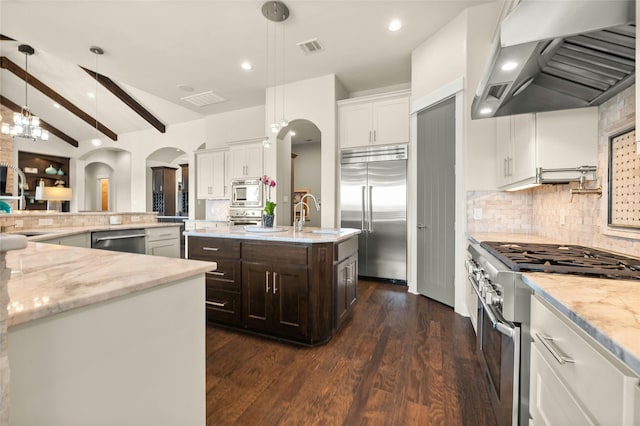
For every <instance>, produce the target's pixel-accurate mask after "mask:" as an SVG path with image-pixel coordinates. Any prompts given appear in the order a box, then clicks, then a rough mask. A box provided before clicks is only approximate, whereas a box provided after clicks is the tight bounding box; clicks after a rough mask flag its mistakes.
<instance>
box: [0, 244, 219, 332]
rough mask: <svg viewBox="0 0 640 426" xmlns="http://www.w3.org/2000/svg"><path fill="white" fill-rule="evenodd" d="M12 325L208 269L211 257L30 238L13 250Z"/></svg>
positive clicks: (10, 254)
mask: <svg viewBox="0 0 640 426" xmlns="http://www.w3.org/2000/svg"><path fill="white" fill-rule="evenodd" d="M7 267H8V268H10V269H11V270H12V273H11V279H10V280H9V297H10V302H9V308H8V311H9V317H8V326H9V328H11V327H12V326H16V325H18V324H22V323H26V322H29V321H33V320H37V319H40V318H45V317H49V316H52V315H54V314H57V313H61V312H65V311H69V310H71V309H76V308H80V307H85V306H89V305H92V304H96V303H99V302H104V301H108V300H111V299H115V298H117V297H120V296H126V295H129V294H132V293H135V292H138V291H142V290H146V289H149V288H152V287H156V286H160V285H163V284H168V283H171V282H175V281H178V280H181V279H185V278H188V277H192V276H195V275H198V274H204V273H205V272H207V271H211V270H212V269H215V265H212V263H211V262H201V261H196V260H185V259H174V258H167V257H157V256H147V255H143V254H132V253H122V252H114V251H107V250H98V249H89V248H77V247H68V246H60V245H53V244H45V243H37V242H29V243H28V245H27V248H25V249H24V250H18V251H12V252H8V253H7Z"/></svg>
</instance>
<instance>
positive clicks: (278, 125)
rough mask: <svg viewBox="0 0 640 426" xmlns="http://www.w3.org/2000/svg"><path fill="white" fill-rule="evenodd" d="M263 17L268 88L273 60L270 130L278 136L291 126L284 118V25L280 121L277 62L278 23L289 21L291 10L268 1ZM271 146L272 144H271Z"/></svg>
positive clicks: (281, 3)
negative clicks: (270, 63)
mask: <svg viewBox="0 0 640 426" xmlns="http://www.w3.org/2000/svg"><path fill="white" fill-rule="evenodd" d="M262 15H264V17H265V18H267V37H266V40H267V49H266V54H267V61H266V62H267V86H268V85H269V62H270V59H272V60H273V70H272V71H273V72H272V74H273V85H272V87H273V122H272V123H271V124H270V125H269V127H270V129H271V133H274V134H277V133H278V132H280V130H281V129H282V128H284V127H287V126H288V125H289V122H288V120H287V119H286V118H284V104H285V92H284V84H285V78H284V70H285V67H284V62H285V55H284V41H285V36H284V24H283V25H282V31H281V37H282V73H281V74H282V80H281V81H280V86H282V87H281V91H282V116H281V118H280V120H278V119H277V115H278V114H277V86H278V80H277V62H278V61H277V60H278V47H277V42H276V36H277V26H276V23H279V22H283V23H284V21H286V20H287V18H288V17H289V8H288V7H287V6H286V5H285V4H284V3H283V2H281V1H267V2H265V3H264V4H263V5H262ZM270 26H271V27H273V54H272V55H271V56H272V58H270V55H269V50H270V48H269V40H270V37H269V28H270ZM269 144H270V143H269ZM264 145H265V146H267V145H268V144H264Z"/></svg>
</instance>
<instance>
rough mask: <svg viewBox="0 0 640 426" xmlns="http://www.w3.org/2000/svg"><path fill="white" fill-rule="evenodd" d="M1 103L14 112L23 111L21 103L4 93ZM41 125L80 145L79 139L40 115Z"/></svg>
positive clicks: (65, 139)
mask: <svg viewBox="0 0 640 426" xmlns="http://www.w3.org/2000/svg"><path fill="white" fill-rule="evenodd" d="M0 104H2V105H4V106H6V107H7V108H9V109H10V110H12V111H13V112H21V111H22V107H21V106H20V105H18V104H16V103H15V102H13V101H11V100H10V99H7V98H5V97H4V96H2V95H0ZM34 115H37V114H34ZM40 127H42V128H43V129H45V130H47V131H48V132H49V133H51V134H52V135H55V136H57V137H59V138H60V139H62V140H63V141H65V142H66V143H68V144H70V145H73V146H75V147H76V148H77V147H78V141H77V140H75V139H73V138H72V137H71V136H69V135H67V134H66V133H64V132H63V131H61V130H59V129H57V128H56V127H54V126H52V125H51V124H49V123H47V122H46V121H44V120H43V119H42V117H40Z"/></svg>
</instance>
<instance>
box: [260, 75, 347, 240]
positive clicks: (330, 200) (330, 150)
mask: <svg viewBox="0 0 640 426" xmlns="http://www.w3.org/2000/svg"><path fill="white" fill-rule="evenodd" d="M282 90H283V86H277V87H275V88H274V87H271V88H268V89H267V93H266V110H265V116H264V134H266V135H268V136H269V137H270V139H271V148H268V149H265V151H264V165H265V173H266V174H268V175H270V176H272V177H274V178H275V179H276V181H277V180H278V179H279V177H278V176H277V152H276V151H277V150H276V149H274V147H275V144H276V137H275V135H273V133H271V131H270V130H269V131H268V132H267V130H268V126H269V124H270V123H271V122H272V121H273V117H274V107H277V111H278V117H277V119H280V118H281V117H279V116H280V115H282V112H281V111H282V110H283V107H282V99H283V97H284V116H285V117H286V118H287V119H288V120H289V121H292V120H295V119H305V120H309V121H311V122H312V123H314V124H315V125H316V126H317V127H318V129H320V134H321V144H322V158H321V160H320V161H321V163H322V193H321V194H320V197H321V198H322V209H321V211H320V216H321V221H322V226H325V227H334V226H335V223H336V216H337V215H336V173H337V172H336V163H337V156H336V149H337V148H336V99H335V96H336V93H337V92H339V91H340V89H339V88H338V85H337V83H336V77H335V75H334V74H329V75H326V76H323V77H317V78H312V79H309V80H303V81H298V82H295V83H289V84H287V85H285V86H284V96H283V92H282ZM274 94H276V95H277V96H276V98H275V99H277V102H278V104H277V105H276V106H274ZM276 189H277V187H276Z"/></svg>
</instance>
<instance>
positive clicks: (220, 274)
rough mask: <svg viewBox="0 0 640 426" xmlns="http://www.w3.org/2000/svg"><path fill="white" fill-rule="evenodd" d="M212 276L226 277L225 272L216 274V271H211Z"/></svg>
mask: <svg viewBox="0 0 640 426" xmlns="http://www.w3.org/2000/svg"><path fill="white" fill-rule="evenodd" d="M209 273H210V274H211V275H217V276H219V277H224V276H225V274H226V273H225V272H216V271H211V272H209Z"/></svg>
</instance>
